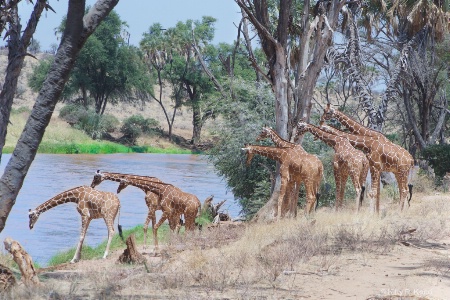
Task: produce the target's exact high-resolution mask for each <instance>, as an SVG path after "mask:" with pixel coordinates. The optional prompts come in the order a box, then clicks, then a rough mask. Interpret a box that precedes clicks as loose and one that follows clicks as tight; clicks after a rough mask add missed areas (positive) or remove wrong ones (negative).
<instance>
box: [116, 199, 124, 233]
mask: <svg viewBox="0 0 450 300" xmlns="http://www.w3.org/2000/svg"><path fill="white" fill-rule="evenodd" d="M117 230H119V236H120V238H121V239H122V241H123V242H125V239H124V238H123V232H122V225H120V206H119V216H118V217H117Z"/></svg>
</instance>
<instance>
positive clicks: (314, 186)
mask: <svg viewBox="0 0 450 300" xmlns="http://www.w3.org/2000/svg"><path fill="white" fill-rule="evenodd" d="M242 150H244V151H246V153H247V165H248V164H250V162H251V160H252V158H253V156H254V155H255V154H259V155H262V156H265V157H268V158H270V159H273V160H276V161H278V162H279V163H280V176H281V187H280V195H279V196H278V203H277V204H278V206H277V220H280V219H281V217H282V216H283V214H282V206H283V199H284V196H285V194H286V191H287V189H288V183H289V182H296V183H298V184H300V182H303V183H304V184H305V189H306V205H305V214H307V215H309V214H311V213H312V211H313V209H314V207H315V205H314V204H315V202H316V201H317V197H318V195H319V187H320V181H321V179H322V175H323V165H322V162H320V160H319V162H320V163H317V161H315V160H311V159H309V158H308V159H305V158H304V157H303V156H301V155H299V151H297V150H296V149H294V148H291V147H269V146H257V145H246V146H245V148H242Z"/></svg>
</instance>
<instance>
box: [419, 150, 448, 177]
mask: <svg viewBox="0 0 450 300" xmlns="http://www.w3.org/2000/svg"><path fill="white" fill-rule="evenodd" d="M422 156H423V158H424V159H426V160H427V161H428V162H429V163H430V165H431V167H432V168H433V170H434V174H435V175H436V176H437V177H440V178H442V177H443V176H445V173H446V172H450V145H448V144H444V145H430V146H428V147H426V148H425V149H423V150H422Z"/></svg>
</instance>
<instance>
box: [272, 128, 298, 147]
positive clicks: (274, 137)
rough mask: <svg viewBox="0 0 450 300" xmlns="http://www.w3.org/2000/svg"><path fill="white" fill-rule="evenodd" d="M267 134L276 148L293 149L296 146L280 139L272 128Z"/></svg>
mask: <svg viewBox="0 0 450 300" xmlns="http://www.w3.org/2000/svg"><path fill="white" fill-rule="evenodd" d="M267 131H268V134H269V136H270V138H271V139H272V141H273V143H274V144H275V145H276V146H277V147H294V146H296V144H293V143H290V142H288V141H286V140H285V139H283V138H281V137H280V136H279V135H278V134H277V133H276V131H275V130H273V129H272V128H268V130H267Z"/></svg>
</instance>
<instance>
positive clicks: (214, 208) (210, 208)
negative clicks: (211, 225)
mask: <svg viewBox="0 0 450 300" xmlns="http://www.w3.org/2000/svg"><path fill="white" fill-rule="evenodd" d="M213 199H214V195H211V196H209V197H208V198H206V199H205V201H203V205H202V211H206V212H208V213H209V214H210V215H211V217H212V218H213V219H214V218H215V217H216V216H217V215H218V214H219V208H220V207H221V206H222V205H223V204H224V203H225V201H227V200H223V201H221V202H219V203H217V204H213V203H212V201H213Z"/></svg>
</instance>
